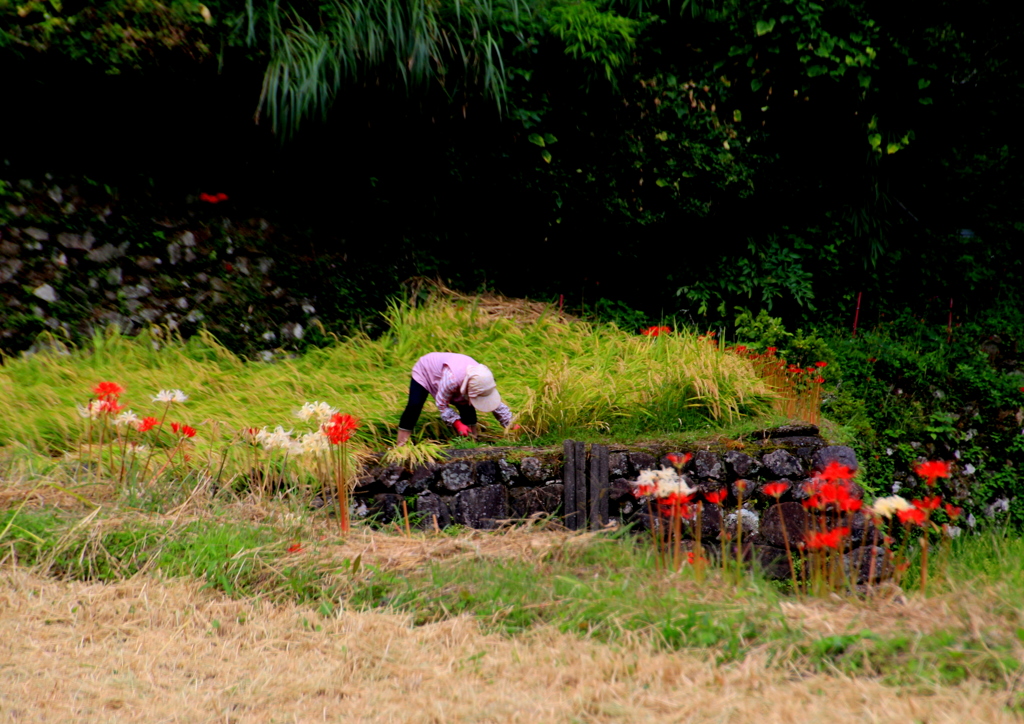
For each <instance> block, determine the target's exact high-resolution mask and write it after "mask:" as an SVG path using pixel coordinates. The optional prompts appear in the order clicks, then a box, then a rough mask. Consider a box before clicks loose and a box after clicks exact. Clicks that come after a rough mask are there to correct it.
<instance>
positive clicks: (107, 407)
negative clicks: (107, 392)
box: [98, 398, 124, 415]
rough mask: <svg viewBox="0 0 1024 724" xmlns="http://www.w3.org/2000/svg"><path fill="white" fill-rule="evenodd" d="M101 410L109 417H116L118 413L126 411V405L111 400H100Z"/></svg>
mask: <svg viewBox="0 0 1024 724" xmlns="http://www.w3.org/2000/svg"><path fill="white" fill-rule="evenodd" d="M98 407H99V410H100V412H103V413H105V414H107V415H116V414H117V413H118V412H120V411H121V410H123V409H124V405H119V404H117V400H116V399H114V398H109V399H105V400H99V405H98Z"/></svg>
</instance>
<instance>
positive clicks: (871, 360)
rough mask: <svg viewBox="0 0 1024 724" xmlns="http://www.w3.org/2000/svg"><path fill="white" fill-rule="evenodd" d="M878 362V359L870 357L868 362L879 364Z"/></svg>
mask: <svg viewBox="0 0 1024 724" xmlns="http://www.w3.org/2000/svg"><path fill="white" fill-rule="evenodd" d="M877 361H878V358H877V357H868V362H869V363H870V362H877Z"/></svg>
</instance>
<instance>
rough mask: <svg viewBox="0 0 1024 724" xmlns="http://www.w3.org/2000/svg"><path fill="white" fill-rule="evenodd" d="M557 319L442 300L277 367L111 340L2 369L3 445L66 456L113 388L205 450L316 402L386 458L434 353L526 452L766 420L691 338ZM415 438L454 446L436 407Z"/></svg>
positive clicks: (198, 344) (290, 417)
mask: <svg viewBox="0 0 1024 724" xmlns="http://www.w3.org/2000/svg"><path fill="white" fill-rule="evenodd" d="M554 317H555V315H552V316H550V317H543V316H542V317H540V318H539V319H535V320H532V321H529V322H523V321H522V320H516V319H507V318H495V317H493V316H489V315H488V314H487V310H486V309H484V308H476V307H474V306H473V304H471V303H464V302H455V301H445V300H439V299H435V300H434V301H433V302H431V303H429V304H427V305H425V306H423V307H420V308H416V309H413V308H409V307H395V308H393V309H392V311H391V314H390V316H389V323H390V329H389V331H388V332H387V333H386V334H385V335H383V336H382V337H381V338H379V339H375V340H371V339H368V338H363V337H356V338H352V339H346V340H343V341H339V342H338V343H337V344H336V345H335V346H332V347H330V348H326V349H318V350H314V351H311V352H309V353H307V354H305V355H303V356H301V357H298V358H294V359H280V360H278V361H276V362H274V363H272V364H267V363H257V362H247V361H244V360H242V359H239V358H238V357H236V356H235V355H234V354H232V353H231V352H229V351H227V350H226V349H224V348H223V347H221V346H220V345H218V344H217V343H216V341H215V340H213V339H212V338H210V337H208V336H202V335H201V336H199V337H196V338H193V339H192V340H190V341H189V342H187V343H180V342H171V343H161V344H159V345H158V344H156V342H157V340H156V339H154V338H151V337H141V338H137V339H127V338H124V337H121V336H118V335H116V334H112V335H108V336H106V337H103V338H98V339H95V340H94V341H93V344H92V346H91V348H89V349H86V350H76V351H73V352H71V353H70V354H68V355H59V354H51V353H46V354H37V355H35V356H32V357H31V358H27V359H8V360H5V363H4V365H3V366H2V367H0V407H3V408H4V409H7V410H10V411H14V412H15V413H16V414H10V415H4V416H0V441H5V442H12V441H13V442H18V443H22V444H26V445H29V446H31V447H34V448H36V449H48V450H50V451H52V452H60V451H63V450H66V449H68V448H69V447H71V446H72V445H73V444H74V441H75V440H77V439H78V437H79V435H80V434H81V430H82V428H83V423H82V420H81V419H80V418H79V417H78V416H77V414H76V412H75V405H76V404H84V403H85V402H87V400H88V398H89V391H90V389H91V387H92V386H93V385H94V384H96V383H97V382H99V381H101V380H111V381H115V382H118V383H120V384H122V385H124V386H125V387H126V388H127V392H126V394H125V395H124V396H123V398H122V402H124V403H127V404H128V406H129V407H131V408H132V409H133V410H134V411H135V412H136V413H138V414H139V415H140V416H142V415H155V416H159V415H160V414H161V412H162V406H161V405H158V404H156V403H153V402H151V401H150V397H151V396H152V395H153V394H155V393H156V391H157V390H159V389H163V388H180V389H182V390H183V391H185V393H186V394H188V395H189V401H188V402H187V403H186V404H185V405H184V406H182V407H180V408H177V409H174V410H172V411H171V416H170V417H169V418H168V419H169V420H174V419H178V420H181V421H183V422H187V423H189V424H191V425H193V426H194V427H196V428H197V429H199V431H200V434H199V436H198V437H197V442H198V443H199V445H200V449H202V446H203V445H208V446H209V445H212V446H214V447H216V446H217V445H219V444H221V443H222V442H223V440H225V439H227V438H229V437H230V435H232V434H233V433H234V431H236V430H238V429H239V428H240V427H242V426H255V427H262V426H271V427H273V426H275V425H283V426H284V427H285V428H286V429H290V428H301V427H302V426H301V425H300V424H299V423H298V421H297V420H296V419H295V417H294V412H295V410H297V409H298V408H299V407H300V406H301V405H302V404H303V403H304V402H306V401H310V400H324V401H327V402H328V403H330V404H331V405H333V406H335V407H338V408H340V409H341V411H342V412H347V413H350V414H353V415H355V416H357V417H359V418H360V419H361V420H362V422H363V426H362V428H361V430H360V431H359V433H358V435H357V437H358V439H360V440H361V441H362V442H364V443H366V444H368V445H370V446H373V447H377V448H380V447H382V446H383V445H384V444H386V442H387V441H388V440H390V439H393V437H392V436H393V434H394V431H395V429H396V427H397V419H398V416H399V414H400V413H401V410H402V408H403V407H404V404H405V395H406V393H407V390H408V384H409V382H408V380H409V372H410V370H411V368H412V365H413V363H414V362H415V361H416V359H417V358H418V357H419V356H420V355H421V354H425V353H426V352H430V351H436V350H448V351H459V352H464V353H467V354H470V355H473V356H474V357H476V358H477V359H478V360H480V361H482V362H484V363H485V364H487V365H489V366H490V367H491V368H492V369H493V370H494V373H495V376H496V378H497V380H498V382H499V389H500V391H501V392H502V395H503V397H504V399H505V400H506V401H507V402H508V403H509V405H510V406H511V407H512V409H513V411H514V412H516V413H517V415H518V421H519V423H520V424H521V425H522V427H523V432H522V437H523V438H524V439H527V440H533V441H537V440H540V441H554V440H558V439H560V436H569V435H579V436H593V435H596V434H607V435H609V436H611V437H619V438H625V437H636V436H642V435H664V434H669V433H679V432H682V431H686V430H694V429H707V428H708V427H709V426H714V425H718V424H726V423H730V422H737V421H739V420H741V419H743V418H744V416H745V415H748V414H750V413H758V412H763V411H764V410H765V404H764V402H765V395H766V394H767V390H766V389H765V388H764V386H763V384H762V383H761V382H760V380H758V379H757V378H756V377H755V376H754V374H753V372H752V370H751V367H750V365H749V363H748V362H746V361H745V360H742V359H740V358H739V357H736V356H734V355H731V354H725V353H721V352H719V351H718V350H717V349H716V348H715V347H714V346H712V345H709V344H706V343H704V342H702V341H701V340H699V339H698V338H697V336H696V335H695V334H692V333H689V332H682V333H679V334H673V335H670V336H662V337H659V338H647V337H641V336H638V335H630V334H627V333H625V332H621V331H619V330H618V329H616V328H615V327H612V326H593V325H590V324H586V323H583V322H571V323H563V322H560V321H558V320H556V319H555V318H554ZM156 347H159V349H157V348H156ZM428 408H429V405H428ZM486 417H488V418H489V416H486ZM218 422H220V423H223V425H220V426H219V429H215V423H218ZM486 422H487V421H485V423H486ZM489 422H490V426H489V427H490V430H491V432H492V433H494V434H497V431H499V430H500V428H499V427H498V426H497V424H496V423H495V422H494V421H493V420H489ZM419 429H420V431H421V432H422V434H423V435H424V436H434V437H438V436H444V435H446V434H447V432H446V430H443V429H442V426H441V424H440V423H439V420H438V417H437V414H436V412H435V411H431V410H430V409H427V410H425V412H424V415H423V416H422V417H421V423H420V425H419Z"/></svg>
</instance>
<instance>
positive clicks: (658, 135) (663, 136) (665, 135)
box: [654, 131, 668, 141]
mask: <svg viewBox="0 0 1024 724" xmlns="http://www.w3.org/2000/svg"><path fill="white" fill-rule="evenodd" d="M654 137H655V138H657V139H658V140H659V141H667V140H668V131H662V132H661V133H655V134H654Z"/></svg>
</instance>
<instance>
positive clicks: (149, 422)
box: [139, 417, 160, 432]
mask: <svg viewBox="0 0 1024 724" xmlns="http://www.w3.org/2000/svg"><path fill="white" fill-rule="evenodd" d="M159 424H160V421H159V420H157V419H156V418H155V417H144V418H142V419H141V420H139V432H149V431H150V430H152V429H153V428H154V427H156V426H157V425H159Z"/></svg>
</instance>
